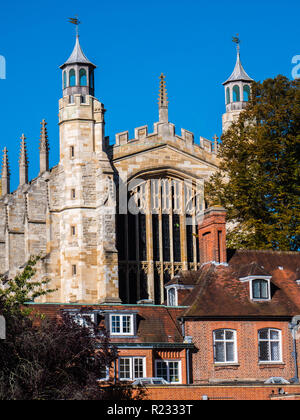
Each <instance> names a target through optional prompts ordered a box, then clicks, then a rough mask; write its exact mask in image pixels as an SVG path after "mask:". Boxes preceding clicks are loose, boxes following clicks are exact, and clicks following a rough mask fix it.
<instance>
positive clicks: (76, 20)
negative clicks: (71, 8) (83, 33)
mask: <svg viewBox="0 0 300 420" xmlns="http://www.w3.org/2000/svg"><path fill="white" fill-rule="evenodd" d="M69 23H72V24H73V25H76V35H77V36H78V33H79V29H78V27H79V25H80V24H81V22H80V20H79V19H78V16H77V15H75V17H74V18H69Z"/></svg>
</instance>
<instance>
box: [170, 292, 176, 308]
mask: <svg viewBox="0 0 300 420" xmlns="http://www.w3.org/2000/svg"><path fill="white" fill-rule="evenodd" d="M169 305H170V306H175V289H174V288H173V287H172V289H169Z"/></svg>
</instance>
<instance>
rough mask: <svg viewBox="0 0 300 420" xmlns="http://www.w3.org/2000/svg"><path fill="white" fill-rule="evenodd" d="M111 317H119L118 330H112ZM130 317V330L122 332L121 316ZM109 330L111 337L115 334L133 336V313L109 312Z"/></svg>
mask: <svg viewBox="0 0 300 420" xmlns="http://www.w3.org/2000/svg"><path fill="white" fill-rule="evenodd" d="M113 317H120V332H113V328H112V327H113ZM124 317H128V318H130V332H123V318H124ZM109 331H110V335H111V336H112V337H115V336H133V335H134V325H133V314H119V313H115V314H110V315H109Z"/></svg>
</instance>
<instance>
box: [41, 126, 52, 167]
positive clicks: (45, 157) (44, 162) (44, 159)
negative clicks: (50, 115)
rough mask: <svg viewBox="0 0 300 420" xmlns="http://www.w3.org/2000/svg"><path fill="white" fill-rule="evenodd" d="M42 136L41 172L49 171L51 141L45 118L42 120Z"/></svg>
mask: <svg viewBox="0 0 300 420" xmlns="http://www.w3.org/2000/svg"><path fill="white" fill-rule="evenodd" d="M41 126H42V128H41V136H40V174H42V173H44V172H47V171H49V150H50V147H49V141H48V133H47V123H46V121H45V120H43V121H42V122H41Z"/></svg>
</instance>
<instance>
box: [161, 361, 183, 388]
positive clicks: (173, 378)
mask: <svg viewBox="0 0 300 420" xmlns="http://www.w3.org/2000/svg"><path fill="white" fill-rule="evenodd" d="M155 376H156V377H157V378H163V379H165V380H166V381H168V382H169V383H171V384H181V382H182V376H181V361H180V360H155Z"/></svg>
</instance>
